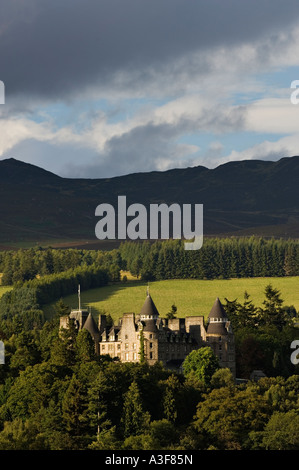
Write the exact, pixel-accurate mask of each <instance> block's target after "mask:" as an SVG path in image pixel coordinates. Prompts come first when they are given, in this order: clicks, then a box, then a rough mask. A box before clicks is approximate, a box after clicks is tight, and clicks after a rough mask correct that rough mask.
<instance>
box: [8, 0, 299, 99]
mask: <svg viewBox="0 0 299 470" xmlns="http://www.w3.org/2000/svg"><path fill="white" fill-rule="evenodd" d="M296 10H297V2H296V0H287V1H284V2H282V1H280V0H271V2H270V1H267V0H252V1H251V2H250V3H249V2H246V3H245V2H240V1H239V0H229V1H228V2H223V0H210V1H209V2H206V1H196V2H191V1H190V2H186V0H151V1H150V2H149V1H147V0H139V1H136V0H126V1H124V0H97V1H95V0H84V1H82V0H52V1H51V2H49V1H48V0H30V1H28V2H24V1H23V0H14V1H12V0H2V5H1V22H0V39H1V41H0V69H1V73H2V75H3V76H2V80H4V82H5V83H6V84H7V89H8V93H9V94H10V95H22V94H25V95H27V96H30V97H31V99H32V98H33V97H37V96H38V97H41V96H42V97H43V98H44V99H52V100H54V99H66V98H67V97H68V98H69V99H71V98H72V97H73V96H75V95H78V94H84V93H85V92H86V90H89V89H90V88H92V87H94V88H95V90H96V89H101V90H102V91H103V92H104V91H107V90H111V92H112V90H114V91H116V90H117V89H118V90H120V92H122V91H123V90H124V89H130V90H131V92H133V91H134V90H135V92H136V87H137V88H138V90H139V92H140V90H142V89H143V86H144V85H145V87H146V88H147V91H149V90H150V88H151V86H154V88H155V90H157V89H158V87H157V80H158V82H159V85H161V83H163V77H165V76H171V74H172V76H173V82H175V81H176V80H175V77H177V78H178V80H179V82H180V85H183V82H182V79H183V77H184V76H185V78H186V77H187V82H189V81H190V79H191V81H192V73H194V72H195V73H196V74H197V75H202V76H204V75H205V74H206V73H207V72H209V71H210V69H211V67H213V66H215V64H213V61H212V62H211V61H210V57H211V55H212V54H213V53H214V52H215V51H216V53H217V50H221V49H223V50H224V51H227V50H233V49H234V48H236V47H238V48H241V47H242V46H245V45H246V44H256V43H257V41H258V40H259V41H260V42H261V46H260V48H259V60H260V63H262V61H263V60H264V59H265V57H266V58H267V62H268V61H269V56H270V57H272V56H273V54H274V51H273V50H272V49H271V45H272V46H273V45H274V46H275V45H276V46H277V45H278V44H279V43H280V42H281V41H282V39H281V34H282V32H284V31H285V30H286V26H287V28H288V31H291V29H292V26H293V25H294V23H295V22H296V19H297V18H296ZM269 38H270V41H269ZM287 38H289V34H286V33H284V40H283V43H284V45H285V42H286V41H287ZM276 49H277V47H276ZM275 53H278V54H279V50H276V51H275ZM218 55H219V54H218ZM231 59H233V58H232V57H231ZM227 65H228V64H227V63H226V66H227ZM166 85H167V87H170V89H171V86H172V83H171V82H169V81H168V82H167V84H166ZM165 88H166V87H165Z"/></svg>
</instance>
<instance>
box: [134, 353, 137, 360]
mask: <svg viewBox="0 0 299 470" xmlns="http://www.w3.org/2000/svg"><path fill="white" fill-rule="evenodd" d="M136 359H137V353H133V360H134V361H136Z"/></svg>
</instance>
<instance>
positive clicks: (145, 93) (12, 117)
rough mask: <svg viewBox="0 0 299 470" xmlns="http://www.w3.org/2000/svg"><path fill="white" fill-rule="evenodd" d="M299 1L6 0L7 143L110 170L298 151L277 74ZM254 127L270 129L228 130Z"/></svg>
mask: <svg viewBox="0 0 299 470" xmlns="http://www.w3.org/2000/svg"><path fill="white" fill-rule="evenodd" d="M296 11H297V1H296V0H287V1H281V0H271V1H270V0H259V1H258V0H252V1H251V2H240V0H228V1H226V2H223V0H209V1H204V0H201V1H187V2H186V0H151V1H148V0H125V1H124V0H84V1H83V0H59V1H58V0H52V1H51V2H49V1H48V0H26V2H25V1H24V0H2V2H1V7H0V70H1V77H0V79H1V80H3V81H4V83H5V85H6V104H5V106H4V107H2V108H1V109H0V131H1V143H0V156H2V158H5V157H7V156H15V157H16V158H20V159H21V160H24V161H29V162H32V163H36V164H39V165H40V166H43V167H45V168H47V169H50V170H51V171H54V172H56V173H58V174H61V175H63V176H85V177H101V176H114V175H120V174H124V173H130V172H135V171H151V170H154V169H158V170H165V169H168V168H173V167H179V166H188V165H189V166H193V165H197V164H206V165H207V166H209V167H212V166H215V165H217V164H219V163H222V162H223V160H225V159H232V158H235V159H240V158H270V156H271V155H272V157H273V158H276V157H277V156H278V155H281V153H282V152H286V153H287V154H289V152H290V151H291V150H293V149H294V150H295V148H296V145H297V143H296V142H297V140H296V137H295V135H296V132H297V130H296V122H297V113H298V109H299V108H298V109H297V108H296V107H295V106H292V105H291V104H290V102H289V94H287V90H285V94H284V95H283V94H282V90H278V89H277V86H276V85H274V84H273V83H271V79H270V80H269V82H268V83H265V82H264V81H263V74H271V73H272V72H276V71H279V70H281V69H282V68H284V67H288V66H295V65H296V61H297V57H298V54H299V17H298V15H297V14H296ZM292 78H293V79H295V78H298V77H292ZM268 85H269V86H268ZM288 85H289V83H288V84H286V86H288ZM240 96H241V97H242V98H243V100H242V99H240ZM104 101H105V103H104ZM246 132H247V133H251V134H252V135H254V136H258V135H260V140H264V141H262V142H259V143H258V144H257V143H256V141H257V139H253V140H252V143H250V145H248V148H247V149H241V150H239V151H237V150H235V149H233V150H232V149H228V148H226V147H225V145H224V144H223V142H222V141H221V139H222V137H225V136H228V135H231V134H236V133H239V134H241V133H243V134H244V133H246ZM262 133H266V134H272V135H273V142H270V141H268V140H266V138H263V135H262ZM208 134H209V135H210V140H209V141H208V142H205V145H202V142H201V138H203V139H204V138H205V136H206V135H208ZM276 134H280V136H279V137H277V136H276ZM281 134H283V135H286V138H285V140H283V139H281V138H280V137H281ZM287 134H290V135H289V136H287ZM192 135H196V136H197V138H196V139H193V140H192V139H190V140H188V137H189V136H192ZM271 140H272V139H271ZM263 152H264V157H263ZM12 154H13V155H12ZM282 156H285V154H283V155H282Z"/></svg>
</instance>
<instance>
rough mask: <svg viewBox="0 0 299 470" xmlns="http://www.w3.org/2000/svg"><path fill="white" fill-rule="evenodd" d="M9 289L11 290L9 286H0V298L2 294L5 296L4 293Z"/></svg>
mask: <svg viewBox="0 0 299 470" xmlns="http://www.w3.org/2000/svg"><path fill="white" fill-rule="evenodd" d="M11 289H12V287H11V286H0V298H1V297H2V295H3V294H5V292H7V291H9V290H11Z"/></svg>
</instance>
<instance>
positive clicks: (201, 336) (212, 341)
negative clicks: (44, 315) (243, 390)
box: [60, 291, 236, 377]
mask: <svg viewBox="0 0 299 470" xmlns="http://www.w3.org/2000/svg"><path fill="white" fill-rule="evenodd" d="M79 297H80V295H79ZM70 320H71V321H74V322H75V325H76V327H77V328H78V330H81V329H82V328H85V329H86V330H87V331H88V332H89V333H90V334H91V336H92V338H93V340H94V342H95V349H96V353H97V354H101V355H105V354H108V355H109V356H111V357H113V358H119V360H120V361H121V362H139V361H140V356H141V355H143V357H144V359H145V360H146V361H147V362H148V363H149V364H150V365H153V364H155V363H156V362H157V361H159V362H162V363H163V365H164V366H165V367H166V368H167V369H175V370H180V368H181V365H182V363H183V361H184V359H185V358H186V356H187V355H188V354H189V353H190V352H191V351H193V350H194V349H199V348H201V347H203V346H210V347H211V348H212V350H213V352H214V354H215V355H216V356H217V357H218V359H219V364H220V366H221V367H225V368H229V369H230V370H231V372H232V374H233V376H234V377H235V374H236V364H235V342H234V334H233V331H232V328H231V324H230V321H229V319H228V317H227V315H226V312H225V310H224V308H223V306H222V304H221V302H220V300H219V299H218V298H217V299H216V300H215V302H214V305H213V307H212V309H211V311H210V313H209V316H208V322H207V326H205V323H204V316H187V317H185V318H171V319H170V318H161V317H160V315H159V312H158V310H157V308H156V306H155V304H154V302H153V299H152V297H151V295H150V293H149V291H148V292H147V296H146V299H145V302H144V304H143V306H142V308H141V310H140V313H139V314H138V315H136V314H135V313H133V312H132V313H124V314H123V316H122V318H120V319H119V322H118V324H117V325H113V326H112V327H108V326H107V318H106V315H100V316H99V321H98V325H97V324H96V322H95V320H94V318H93V316H92V315H91V313H90V312H89V311H88V310H85V309H82V308H81V306H80V301H79V308H78V309H77V310H72V311H71V313H70V315H69V316H63V317H61V318H60V327H61V328H66V327H67V325H68V322H69V321H70Z"/></svg>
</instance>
